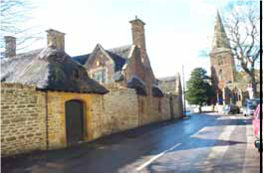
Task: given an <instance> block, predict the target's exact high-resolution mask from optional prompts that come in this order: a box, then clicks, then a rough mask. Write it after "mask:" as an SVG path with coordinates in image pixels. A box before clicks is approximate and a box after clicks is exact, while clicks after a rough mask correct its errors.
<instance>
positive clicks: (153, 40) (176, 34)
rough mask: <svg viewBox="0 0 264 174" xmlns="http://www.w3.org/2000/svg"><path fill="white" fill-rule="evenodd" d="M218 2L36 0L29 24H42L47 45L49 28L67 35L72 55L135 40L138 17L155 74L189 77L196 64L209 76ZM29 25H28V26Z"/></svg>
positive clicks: (220, 4)
mask: <svg viewBox="0 0 264 174" xmlns="http://www.w3.org/2000/svg"><path fill="white" fill-rule="evenodd" d="M227 2H228V1H218V0H215V1H214V0H210V1H209V0H182V1H181V0H38V1H33V0H32V3H33V4H34V5H35V6H36V8H35V9H34V10H32V12H31V16H32V19H31V20H30V22H29V23H28V24H29V25H32V26H39V28H41V30H42V31H43V32H42V33H41V35H42V36H43V40H40V41H39V42H37V43H34V44H33V45H32V46H31V49H36V48H42V47H45V46H46V44H47V41H46V33H45V30H47V29H50V28H52V29H55V30H58V31H61V32H63V33H66V35H65V51H66V52H67V53H68V54H69V55H70V56H76V55H82V54H87V53H90V52H92V50H93V49H94V47H95V46H96V44H97V43H100V44H101V45H102V46H103V47H104V48H105V49H110V48H114V47H119V46H123V45H128V44H132V33H131V25H130V23H129V21H130V20H132V19H134V18H135V16H136V15H137V16H138V18H140V19H141V20H143V21H144V22H145V23H146V25H145V36H146V47H147V52H148V55H149V58H150V61H151V65H152V68H153V71H154V74H155V76H156V77H157V78H160V77H166V76H173V75H176V73H177V72H182V66H183V65H184V71H185V78H186V80H188V79H189V77H190V73H191V71H192V70H193V69H194V68H196V67H203V68H205V69H206V70H207V71H208V73H209V74H210V59H209V57H204V56H201V55H200V52H201V51H202V50H208V49H210V47H211V43H212V35H213V29H214V21H215V16H216V10H217V8H219V9H221V8H222V7H223V6H224V5H225V4H226V3H227ZM25 25H27V24H25Z"/></svg>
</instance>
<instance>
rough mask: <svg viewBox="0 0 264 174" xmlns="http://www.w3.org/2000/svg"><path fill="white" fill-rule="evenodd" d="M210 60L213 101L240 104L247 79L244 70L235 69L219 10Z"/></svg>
mask: <svg viewBox="0 0 264 174" xmlns="http://www.w3.org/2000/svg"><path fill="white" fill-rule="evenodd" d="M210 61H211V75H212V79H213V86H214V89H215V92H216V94H217V96H216V97H215V99H214V102H216V103H218V104H220V105H222V104H229V103H233V104H237V105H238V106H242V105H243V103H244V101H245V99H246V98H248V91H247V89H248V84H249V80H248V77H247V75H246V74H245V73H244V72H238V71H237V70H236V66H235V59H234V54H233V52H232V49H231V46H230V42H229V39H228V37H227V34H226V32H225V28H224V25H223V22H222V19H221V16H220V14H219V12H217V16H216V22H215V26H214V37H213V45H212V50H211V52H210ZM256 72H258V71H256ZM256 75H257V73H256Z"/></svg>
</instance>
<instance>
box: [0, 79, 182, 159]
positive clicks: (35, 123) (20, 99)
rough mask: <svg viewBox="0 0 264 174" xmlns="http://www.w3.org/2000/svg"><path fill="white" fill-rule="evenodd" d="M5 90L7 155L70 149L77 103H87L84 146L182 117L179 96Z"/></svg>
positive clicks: (4, 142) (3, 151)
mask: <svg viewBox="0 0 264 174" xmlns="http://www.w3.org/2000/svg"><path fill="white" fill-rule="evenodd" d="M1 87H2V88H1V95H2V96H1V154H2V155H3V156H5V155H12V154H17V153H24V152H29V151H32V150H37V149H56V148H64V147H67V131H66V129H67V128H66V105H65V104H66V102H68V101H72V100H78V101H81V103H82V104H83V140H84V141H91V140H94V139H97V138H99V137H103V136H106V135H109V134H112V133H116V132H120V131H124V130H128V129H132V128H136V127H139V126H143V125H146V124H150V123H155V122H160V121H164V120H169V119H172V118H178V117H180V116H181V115H182V114H181V109H180V108H181V103H180V102H179V99H180V98H179V97H178V96H174V95H168V94H165V95H164V97H152V96H138V95H137V94H136V91H135V90H134V89H128V88H124V87H120V86H111V85H108V86H107V88H108V90H109V91H110V92H109V93H108V94H106V95H98V94H82V93H71V92H56V91H48V92H44V91H37V90H36V89H35V88H34V87H30V86H22V85H17V84H1ZM74 116H75V115H73V117H74Z"/></svg>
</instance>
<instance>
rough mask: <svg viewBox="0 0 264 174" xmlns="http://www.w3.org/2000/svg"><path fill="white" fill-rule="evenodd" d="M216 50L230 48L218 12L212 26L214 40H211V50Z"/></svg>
mask: <svg viewBox="0 0 264 174" xmlns="http://www.w3.org/2000/svg"><path fill="white" fill-rule="evenodd" d="M216 48H231V47H230V43H229V40H228V38H227V35H226V32H225V28H224V25H223V22H222V19H221V16H220V13H219V11H218V10H217V15H216V22H215V26H214V38H213V49H216Z"/></svg>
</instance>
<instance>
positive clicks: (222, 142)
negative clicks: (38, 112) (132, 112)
mask: <svg viewBox="0 0 264 174" xmlns="http://www.w3.org/2000/svg"><path fill="white" fill-rule="evenodd" d="M253 141H254V137H253V128H252V126H251V119H250V118H244V117H242V116H240V115H233V116H221V115H216V114H212V113H211V114H196V115H191V116H190V117H189V118H186V119H181V120H177V121H170V122H163V123H159V124H155V125H151V126H146V127H142V128H139V129H136V130H131V131H127V132H123V133H119V134H115V135H111V136H109V137H106V138H102V139H99V140H97V141H94V142H92V143H84V144H81V145H78V146H76V147H72V148H68V149H62V150H53V151H47V152H36V153H34V154H31V155H24V156H21V157H17V158H8V159H2V162H1V167H2V172H36V173H37V172H87V173H88V172H92V173H98V172H106V173H107V172H124V173H127V172H135V173H142V172H171V173H175V172H176V173H185V172H194V173H198V172H205V173H206V172H219V173H221V172H229V173H233V172H239V173H241V172H249V173H259V172H260V155H259V153H258V152H257V150H256V149H255V147H254V145H253Z"/></svg>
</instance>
